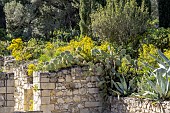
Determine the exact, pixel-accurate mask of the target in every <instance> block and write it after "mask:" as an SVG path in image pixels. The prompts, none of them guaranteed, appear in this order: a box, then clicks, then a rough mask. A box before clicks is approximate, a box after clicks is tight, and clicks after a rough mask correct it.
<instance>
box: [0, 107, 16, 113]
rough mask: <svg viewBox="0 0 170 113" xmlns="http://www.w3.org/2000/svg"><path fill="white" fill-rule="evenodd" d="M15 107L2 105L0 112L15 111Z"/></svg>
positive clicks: (11, 112)
mask: <svg viewBox="0 0 170 113" xmlns="http://www.w3.org/2000/svg"><path fill="white" fill-rule="evenodd" d="M13 112H14V107H0V113H13Z"/></svg>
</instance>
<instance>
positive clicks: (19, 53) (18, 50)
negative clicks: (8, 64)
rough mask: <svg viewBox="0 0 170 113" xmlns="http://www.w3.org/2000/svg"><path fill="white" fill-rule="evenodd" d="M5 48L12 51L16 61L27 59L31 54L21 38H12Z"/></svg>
mask: <svg viewBox="0 0 170 113" xmlns="http://www.w3.org/2000/svg"><path fill="white" fill-rule="evenodd" d="M7 49H8V50H11V51H12V56H13V57H14V58H15V59H16V60H18V61H20V60H28V59H29V58H31V57H32V54H31V53H30V52H29V51H28V50H27V48H26V47H25V46H24V42H23V41H22V39H21V38H16V39H13V40H12V43H11V44H10V45H9V46H8V47H7Z"/></svg>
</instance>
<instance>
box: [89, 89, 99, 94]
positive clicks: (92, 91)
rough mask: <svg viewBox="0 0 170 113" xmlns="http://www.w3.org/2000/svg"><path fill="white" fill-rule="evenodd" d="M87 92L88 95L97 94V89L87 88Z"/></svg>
mask: <svg viewBox="0 0 170 113" xmlns="http://www.w3.org/2000/svg"><path fill="white" fill-rule="evenodd" d="M88 92H89V93H99V89H98V88H89V89H88Z"/></svg>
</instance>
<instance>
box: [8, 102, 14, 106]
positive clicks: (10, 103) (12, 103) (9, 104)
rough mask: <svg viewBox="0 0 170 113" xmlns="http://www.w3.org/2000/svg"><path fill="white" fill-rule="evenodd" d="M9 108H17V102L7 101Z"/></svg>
mask: <svg viewBox="0 0 170 113" xmlns="http://www.w3.org/2000/svg"><path fill="white" fill-rule="evenodd" d="M7 106H8V107H14V106H15V102H14V101H7Z"/></svg>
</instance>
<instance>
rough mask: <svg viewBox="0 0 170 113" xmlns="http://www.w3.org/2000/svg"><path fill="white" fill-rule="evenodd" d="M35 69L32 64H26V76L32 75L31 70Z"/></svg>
mask: <svg viewBox="0 0 170 113" xmlns="http://www.w3.org/2000/svg"><path fill="white" fill-rule="evenodd" d="M35 69H36V66H35V65H34V64H29V65H28V70H27V72H28V76H32V75H33V71H35Z"/></svg>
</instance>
